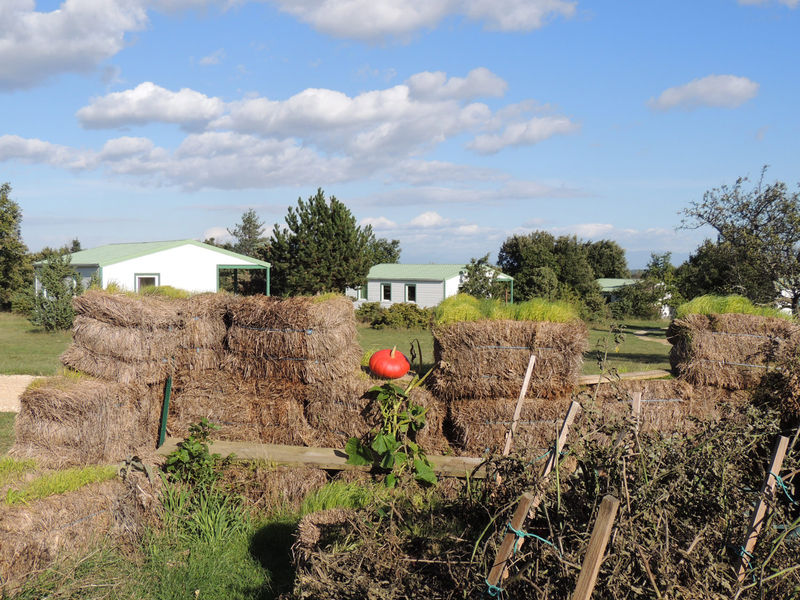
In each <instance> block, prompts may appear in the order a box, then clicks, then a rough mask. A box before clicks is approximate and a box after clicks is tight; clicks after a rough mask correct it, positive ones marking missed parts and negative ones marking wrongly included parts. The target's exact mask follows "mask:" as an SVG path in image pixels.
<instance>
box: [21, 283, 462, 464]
mask: <svg viewBox="0 0 800 600" xmlns="http://www.w3.org/2000/svg"><path fill="white" fill-rule="evenodd" d="M74 306H75V311H76V315H77V316H76V319H75V326H74V331H73V344H72V345H71V346H70V347H69V348H68V349H67V350H66V352H64V354H63V355H62V356H61V361H62V362H63V363H64V365H65V366H67V367H70V368H72V369H74V370H75V371H77V372H79V374H78V375H71V376H67V377H58V378H51V379H48V380H46V381H45V382H43V383H41V384H39V385H37V386H36V387H35V388H31V389H30V390H28V391H27V392H26V393H25V394H24V395H23V397H22V398H21V405H22V410H21V412H20V415H19V417H18V419H17V425H16V427H17V444H16V446H15V447H14V448H13V450H12V453H13V454H14V455H16V456H19V457H31V458H36V459H37V460H38V461H39V462H40V464H43V465H51V466H66V465H73V464H87V463H95V462H113V461H118V460H122V459H124V458H126V457H128V456H131V455H132V454H139V455H143V454H146V453H147V452H149V451H152V450H154V449H155V444H156V441H157V439H158V428H159V423H160V419H161V407H162V404H163V400H164V397H165V396H166V394H167V393H168V392H169V393H170V394H171V401H170V407H169V415H168V419H167V433H168V434H169V435H172V436H178V437H185V436H186V435H187V434H188V429H189V426H190V425H191V424H193V423H196V422H198V421H199V420H201V419H202V418H207V419H208V420H209V421H210V422H212V423H213V424H215V425H217V426H219V427H220V430H219V432H218V434H217V435H216V436H215V437H216V438H217V439H220V440H231V441H236V440H240V441H254V442H258V441H260V442H265V443H274V444H290V445H301V446H328V447H342V448H343V447H344V445H345V443H346V442H347V440H348V438H350V437H362V436H364V435H366V434H367V433H368V432H369V430H370V429H371V428H372V427H373V426H374V425H375V424H376V423H377V419H378V413H377V411H376V410H375V409H374V406H373V405H374V402H373V400H372V399H371V397H370V395H369V394H368V393H367V392H368V390H369V389H370V388H372V387H373V386H375V385H376V384H379V383H381V382H380V381H378V380H374V379H371V378H370V377H368V376H367V375H366V374H365V373H363V372H362V371H361V368H360V360H361V348H360V346H359V345H358V341H357V335H356V326H355V317H354V314H353V307H352V302H351V301H350V300H348V299H346V298H344V297H341V296H335V295H329V296H321V297H297V298H284V299H280V298H269V297H264V296H255V297H237V296H230V295H227V294H200V295H198V296H193V297H191V298H188V299H164V298H158V297H149V296H137V295H128V294H111V293H106V292H102V291H88V292H86V293H85V294H83V295H81V296H78V297H77V298H75V300H74ZM412 399H413V400H414V402H416V403H417V404H420V405H422V406H425V407H426V408H428V415H427V416H428V419H427V423H428V425H427V426H426V427H425V431H424V433H423V432H420V437H419V442H420V443H422V444H426V447H427V448H430V449H431V450H433V451H436V450H440V449H444V448H446V447H447V441H446V440H445V438H444V436H443V435H442V422H443V421H444V418H445V415H446V410H445V408H444V404H443V402H442V401H440V400H438V399H436V398H435V397H434V396H432V395H431V394H430V393H429V392H428V391H427V390H424V389H416V390H414V391H413V392H412Z"/></svg>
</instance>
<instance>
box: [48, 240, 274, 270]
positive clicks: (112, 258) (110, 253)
mask: <svg viewBox="0 0 800 600" xmlns="http://www.w3.org/2000/svg"><path fill="white" fill-rule="evenodd" d="M186 245H190V246H198V247H199V248H205V249H206V250H212V251H214V252H217V253H219V254H223V255H225V256H232V257H234V258H238V259H240V260H243V261H246V262H248V263H250V264H252V265H258V266H261V267H267V268H268V267H270V266H271V265H270V264H269V263H268V262H264V261H263V260H258V259H255V258H250V257H249V256H245V255H244V254H238V253H236V252H231V251H230V250H225V249H224V248H217V247H216V246H212V245H210V244H204V243H202V242H198V241H197V240H172V241H167V242H134V243H131V244H108V245H106V246H98V247H97V248H91V249H90V250H81V251H80V252H73V253H72V255H71V258H72V261H71V264H72V265H73V266H98V267H107V266H108V265H114V264H117V263H120V262H123V261H126V260H131V259H133V258H139V257H140V256H147V255H148V254H155V253H156V252H162V251H164V250H170V249H172V248H178V247H180V246H186ZM42 262H43V261H38V262H37V263H36V264H42Z"/></svg>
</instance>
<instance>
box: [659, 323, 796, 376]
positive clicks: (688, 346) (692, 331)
mask: <svg viewBox="0 0 800 600" xmlns="http://www.w3.org/2000/svg"><path fill="white" fill-rule="evenodd" d="M667 339H668V340H669V342H670V343H671V344H672V350H671V351H670V363H671V364H672V367H673V369H674V370H675V371H676V372H677V373H678V375H679V376H680V377H681V378H682V379H685V380H686V381H688V382H690V383H693V384H695V385H701V386H707V385H711V386H719V387H723V388H727V389H730V390H741V389H748V388H753V387H755V386H756V385H758V383H759V382H760V381H761V378H762V376H763V375H764V373H766V372H767V370H768V369H769V368H772V367H774V366H775V364H776V363H779V362H781V361H782V360H784V359H785V358H786V357H787V355H789V354H791V353H794V352H796V351H797V349H798V346H800V325H798V324H797V323H796V322H793V321H790V320H786V319H778V318H774V317H761V316H757V315H745V314H710V315H700V314H692V315H687V316H686V317H684V318H682V319H675V320H674V321H673V322H672V324H671V325H670V327H669V330H668V332H667Z"/></svg>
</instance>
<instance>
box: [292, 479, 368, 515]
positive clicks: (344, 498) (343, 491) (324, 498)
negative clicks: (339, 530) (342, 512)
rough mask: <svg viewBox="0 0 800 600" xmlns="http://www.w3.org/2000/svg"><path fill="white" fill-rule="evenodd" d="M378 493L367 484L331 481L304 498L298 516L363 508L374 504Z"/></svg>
mask: <svg viewBox="0 0 800 600" xmlns="http://www.w3.org/2000/svg"><path fill="white" fill-rule="evenodd" d="M378 493H379V492H378V490H377V489H376V488H375V487H374V486H372V485H369V484H361V483H355V482H349V483H346V482H342V481H332V482H330V483H328V484H327V485H325V486H323V487H321V488H319V489H318V490H315V491H313V492H312V493H310V494H309V495H308V496H306V498H305V499H304V500H303V504H302V505H301V506H300V516H301V517H302V516H305V515H307V514H309V513H314V512H317V511H320V510H328V509H331V508H353V509H359V508H364V507H366V506H369V505H370V504H372V503H374V501H375V498H376V494H378Z"/></svg>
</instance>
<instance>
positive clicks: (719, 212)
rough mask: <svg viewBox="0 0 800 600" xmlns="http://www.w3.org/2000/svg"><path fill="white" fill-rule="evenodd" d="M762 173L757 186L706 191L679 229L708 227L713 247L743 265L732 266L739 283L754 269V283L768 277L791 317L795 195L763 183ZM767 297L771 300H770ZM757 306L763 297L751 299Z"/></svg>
mask: <svg viewBox="0 0 800 600" xmlns="http://www.w3.org/2000/svg"><path fill="white" fill-rule="evenodd" d="M766 171H767V168H766V167H764V168H763V169H762V171H761V178H760V179H759V181H758V183H757V184H756V185H755V186H753V187H749V186H748V185H747V183H748V179H747V178H746V177H740V178H739V179H737V180H736V183H735V184H734V185H733V186H727V185H723V186H721V187H719V188H714V189H712V190H709V191H707V192H706V193H705V194H704V195H703V199H702V200H700V201H694V202H692V203H691V204H690V205H689V207H688V208H686V209H684V211H683V215H684V219H683V222H682V224H681V226H682V227H683V228H687V229H696V228H699V227H702V226H710V227H712V228H713V229H714V230H715V231H716V232H717V243H727V244H729V245H730V247H731V248H733V249H734V250H735V252H736V256H737V257H742V258H745V259H746V261H745V262H746V266H744V265H739V264H736V265H734V266H733V273H734V277H735V279H736V280H737V281H740V282H741V281H744V280H745V279H746V275H745V274H743V273H740V272H739V270H740V269H749V268H751V267H755V268H756V270H757V272H758V273H759V276H758V279H759V280H763V279H766V278H769V279H770V280H771V281H773V282H774V283H776V284H779V285H780V286H781V287H782V288H783V289H785V290H787V291H788V292H789V294H790V306H791V308H792V312H794V313H795V314H797V313H798V306H799V305H800V255H799V254H800V192H794V193H792V192H790V191H789V189H788V187H787V186H786V184H785V183H783V182H781V181H776V182H775V183H771V184H767V183H765V182H764V178H765V176H766ZM774 295H775V294H773V298H770V300H773V299H774ZM751 299H752V300H754V301H756V302H760V301H764V299H763V298H757V297H756V298H751Z"/></svg>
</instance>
